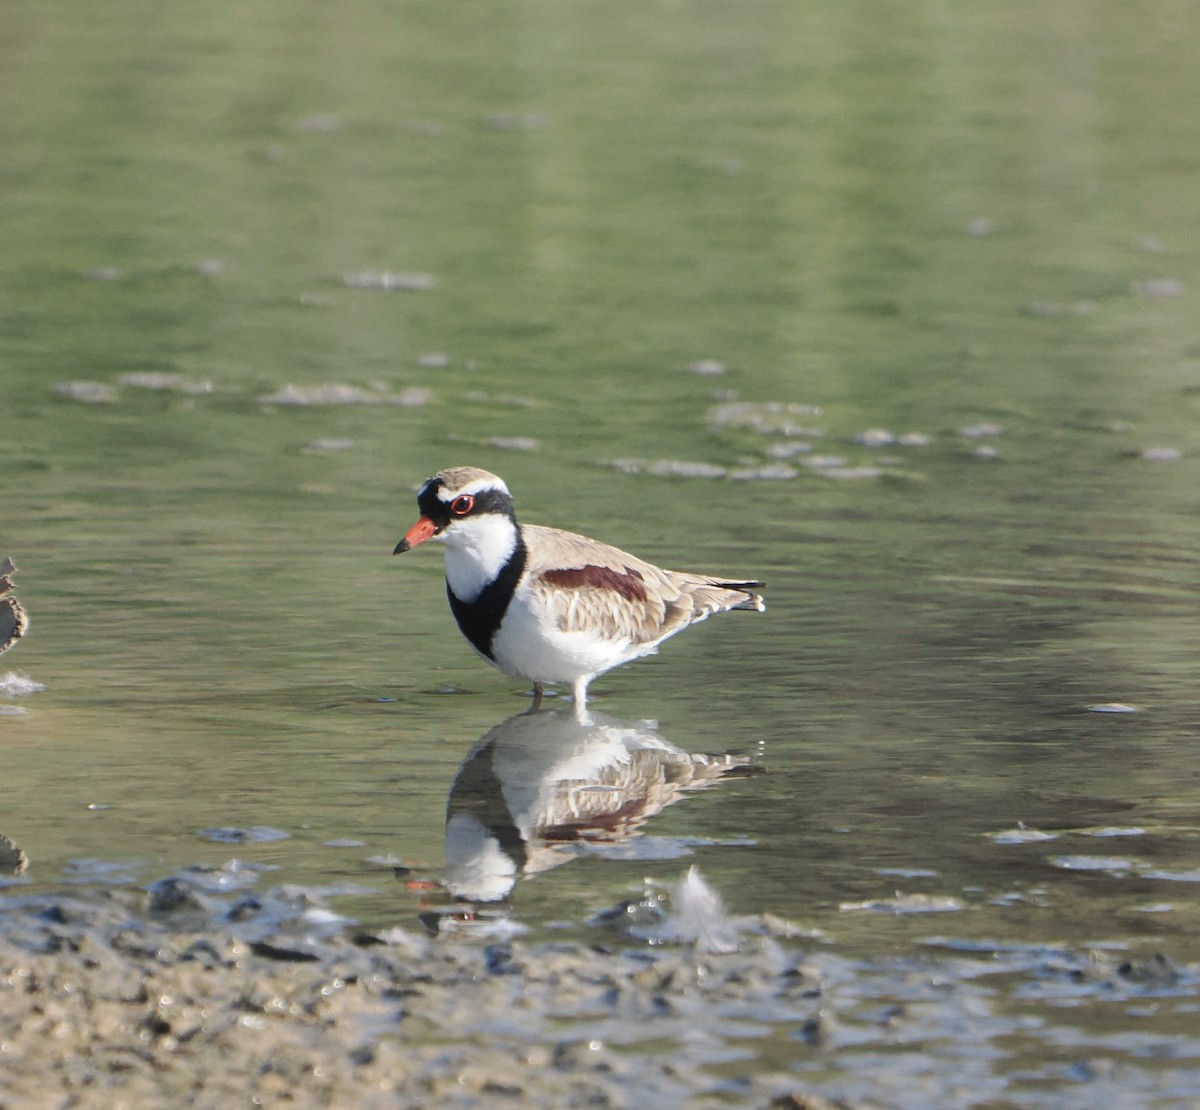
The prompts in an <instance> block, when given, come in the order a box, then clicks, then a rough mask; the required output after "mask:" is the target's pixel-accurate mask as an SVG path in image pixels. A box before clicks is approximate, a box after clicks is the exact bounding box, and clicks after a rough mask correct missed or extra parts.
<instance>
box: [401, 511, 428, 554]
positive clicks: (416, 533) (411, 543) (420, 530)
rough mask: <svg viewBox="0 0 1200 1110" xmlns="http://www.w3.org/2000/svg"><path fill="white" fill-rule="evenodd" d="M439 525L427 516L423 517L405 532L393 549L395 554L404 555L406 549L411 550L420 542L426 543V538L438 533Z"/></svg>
mask: <svg viewBox="0 0 1200 1110" xmlns="http://www.w3.org/2000/svg"><path fill="white" fill-rule="evenodd" d="M437 530H438V527H437V525H436V524H434V523H433V521H432V520H430V519H429V517H427V516H423V517H421V519H420V520H418V521H417V523H416V524H414V525H413V526H412V527H411V528H410V529H409V530H408V531H407V532H405V533H404V539H402V540H401V541H400V542H399V543H398V544H396V546H395V548H394V549H393V550H392V554H393V555H402V554H403V553H404V552H405V551H410V550H412V548H414V547H416V546H417V544H419V543H424V542H425V541H426V540H431V539H433V537H434V536H436V535H437Z"/></svg>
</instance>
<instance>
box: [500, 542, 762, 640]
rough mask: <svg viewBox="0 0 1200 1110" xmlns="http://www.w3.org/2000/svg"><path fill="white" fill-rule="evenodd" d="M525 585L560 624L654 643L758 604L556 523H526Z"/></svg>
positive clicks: (729, 587)
mask: <svg viewBox="0 0 1200 1110" xmlns="http://www.w3.org/2000/svg"><path fill="white" fill-rule="evenodd" d="M523 531H524V532H525V534H526V542H527V547H528V549H529V553H530V557H529V563H528V565H527V569H528V570H529V572H530V585H531V586H532V588H533V589H534V590H536V591H537V592H538V593H539V594H540V596H541V597H542V600H543V602H544V604H545V605H546V608H547V611H548V613H549V614H550V615H551V616H552V617H553V618H554V620H555V621H556V623H557V625H558V627H559V628H560V629H562V630H563V631H564V632H579V631H592V630H594V631H598V632H600V633H601V634H602V635H604V636H609V637H613V638H619V639H627V640H629V641H630V642H631V643H634V644H647V643H653V642H654V641H656V640H661V639H663V638H665V637H667V636H670V635H672V634H674V633H675V632H678V631H679V630H680V629H682V628H685V627H687V625H689V624H692V623H693V622H695V621H698V620H703V619H704V618H705V617H707V616H709V615H710V614H711V613H716V612H720V611H721V610H724V609H733V608H760V607H761V606H762V599H761V598H759V597H757V595H754V594H751V593H750V592H749V591H748V590H747V589H744V588H736V587H745V586H750V585H757V583H736V584H735V583H729V584H726V583H724V582H723V581H722V580H721V579H717V578H708V577H705V576H703V575H688V574H678V573H676V572H674V571H669V570H663V569H662V568H661V567H656V566H654V565H653V564H652V563H647V562H646V561H645V560H643V559H639V558H637V556H636V555H630V554H629V553H628V552H625V551H621V550H620V549H619V548H616V547H610V546H609V545H608V544H603V543H598V542H597V541H595V540H590V539H588V538H587V537H586V536H577V535H575V534H574V533H573V532H562V531H559V530H558V529H557V528H541V527H538V526H537V525H525V526H524V527H523Z"/></svg>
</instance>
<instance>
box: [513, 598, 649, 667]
mask: <svg viewBox="0 0 1200 1110" xmlns="http://www.w3.org/2000/svg"><path fill="white" fill-rule="evenodd" d="M654 651H655V646H654V644H631V643H630V642H629V641H628V640H626V639H622V640H609V639H605V638H603V637H602V636H601V635H600V634H599V633H593V632H561V631H559V629H558V628H557V627H556V626H554V625H553V623H552V622H550V621H548V620H547V619H546V617H545V614H544V610H543V609H542V607H541V606H538V605H537V604H536V600H535V599H534V598H531V597H529V596H528V595H526V596H524V597H523V596H521V593H520V591H518V593H517V594H516V595H514V596H513V599H512V601H511V602H510V603H509V606H508V611H507V612H506V613H505V614H504V620H503V622H502V623H501V625H500V628H499V629H498V631H497V632H496V635H495V637H494V638H493V640H492V654H493V655H494V656H495V660H496V665H497V666H498V667H499V668H500V669H501V670H502V671H504V672H505V673H506V674H511V675H513V676H515V677H517V678H524V679H528V680H529V681H530V682H558V683H573V682H575V681H576V679H579V678H585V677H586V678H592V677H595V676H596V675H598V674H603V673H604V672H605V671H607V670H611V669H612V668H613V667H618V666H620V665H621V664H622V663H627V662H629V661H630V660H631V659H637V658H639V657H640V656H643V655H650V654H652V653H653V652H654Z"/></svg>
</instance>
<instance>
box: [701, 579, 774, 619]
mask: <svg viewBox="0 0 1200 1110" xmlns="http://www.w3.org/2000/svg"><path fill="white" fill-rule="evenodd" d="M765 585H766V583H765V582H730V581H728V580H727V579H724V578H706V579H704V581H703V584H702V585H701V586H700V587H699V588H698V589H696V590H695V591H694V592H693V593H692V601H693V604H694V605H695V607H696V615H695V617H694V618H693V619H694V620H704V618H705V617H709V616H712V614H713V613H723V612H724V611H725V610H726V609H750V610H753V611H754V612H756V613H762V612H765V611H766V608H767V603H766V602H765V601H763V599H762V595H761V594H757V593H755V592H754V591H755V590H760V589H762V588H763V587H764V586H765Z"/></svg>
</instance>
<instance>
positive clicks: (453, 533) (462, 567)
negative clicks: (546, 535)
mask: <svg viewBox="0 0 1200 1110" xmlns="http://www.w3.org/2000/svg"><path fill="white" fill-rule="evenodd" d="M437 538H438V539H439V540H441V541H442V542H443V543H445V545H446V581H447V583H449V586H450V591H451V593H453V594H454V596H455V597H457V598H458V599H459V600H460V601H467V602H470V601H474V600H475V599H476V598H477V597H478V596H479V595H480V594H481V593H482V592H483V591H484V590H485V589H487V587H488V586H490V585H491V584H492V583H493V582H495V581H496V579H497V578H498V577H499V576H500V572H501V571H502V570H503V569H504V566H505V564H506V563H507V562H508V560H509V559H511V558H512V554H513V552H514V551H516V549H517V526H516V525H515V524H514V523H513V522H512V521H511V520H510V519H509V518H508V517H506V516H501V515H499V514H498V513H485V514H482V515H481V516H476V517H469V518H468V519H466V520H456V521H454V522H452V523H451V525H450V527H449V528H447V529H446V531H445V532H443V533H442V534H441V535H440V536H438V537H437Z"/></svg>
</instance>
